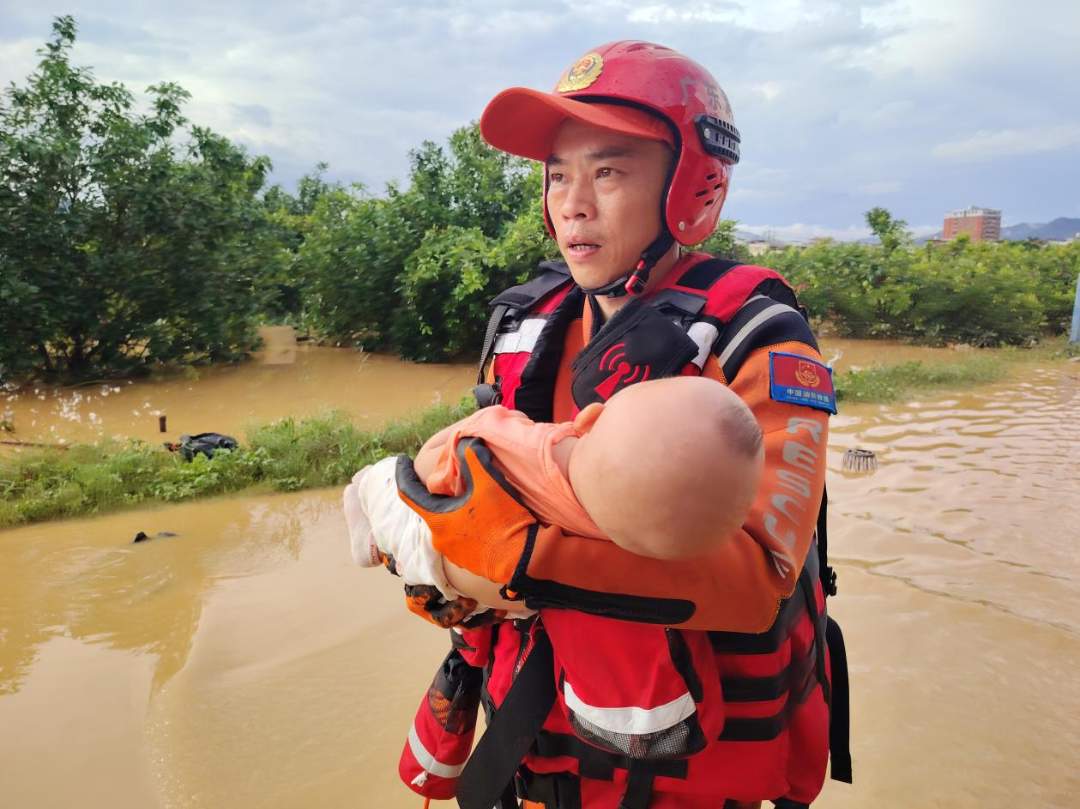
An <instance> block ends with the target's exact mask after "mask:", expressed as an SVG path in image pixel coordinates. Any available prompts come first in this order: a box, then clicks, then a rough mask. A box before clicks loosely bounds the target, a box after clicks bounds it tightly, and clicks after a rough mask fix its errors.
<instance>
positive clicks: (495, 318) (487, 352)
mask: <svg viewBox="0 0 1080 809" xmlns="http://www.w3.org/2000/svg"><path fill="white" fill-rule="evenodd" d="M509 310H510V306H509V305H508V304H505V303H497V304H495V305H494V307H493V308H492V310H491V318H490V319H489V320H488V324H487V330H486V331H485V332H484V348H483V350H482V351H481V352H480V370H479V371H478V372H477V374H476V384H477V385H483V384H484V376H485V373H486V371H487V364H488V361H489V360H490V359H491V355H492V354H494V353H495V338H496V337H497V336H498V334H499V325H500V324H501V323H502V319H503V316H504V315H505V314H506V313H507V312H508V311H509Z"/></svg>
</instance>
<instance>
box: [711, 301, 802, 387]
mask: <svg viewBox="0 0 1080 809" xmlns="http://www.w3.org/2000/svg"><path fill="white" fill-rule="evenodd" d="M771 283H772V282H770V281H766V282H765V283H764V284H762V285H761V286H759V287H758V289H757V290H755V294H754V295H752V296H751V297H750V299H749V300H747V302H746V303H744V304H743V305H742V308H741V309H739V311H738V312H736V313H735V317H733V318H732V319H731V321H730V322H729V323H728V324H727V325H726V326H725V327H724V330H723V332H721V334H720V337H719V338H718V339H717V341H716V343H715V345H714V347H713V353H715V354H716V356H717V360H718V362H719V363H720V367H721V368H722V369H723V371H724V378H725V379H727V380H728V381H730V380H732V379H734V378H735V374H737V373H738V371H739V368H741V367H742V364H743V361H744V360H745V359H746V358H747V356H749V355H750V353H751V352H753V351H755V350H756V349H759V348H763V347H765V346H770V345H776V344H777V343H787V342H796V343H805V344H806V345H808V346H810V347H811V348H813V349H814V350H815V351H816V350H817V348H818V345H817V340H815V339H814V333H813V332H812V331H811V330H810V324H808V323H807V322H806V318H804V317H803V316H802V313H801V312H800V311H799V310H798V309H797V308H795V307H796V306H797V305H798V304H797V302H796V301H795V296H794V295H793V294H792V293H791V290H790V289H788V288H787V287H786V286H784V285H783V284H780V283H778V282H777V284H776V286H777V287H778V290H776V291H777V292H778V293H779V294H778V297H779V298H781V299H780V300H777V299H776V298H772V297H769V295H768V294H767V293H768V292H772V291H773V290H771V289H768V290H764V289H762V287H765V286H766V285H768V284H771ZM762 293H766V294H762ZM789 301H790V302H789Z"/></svg>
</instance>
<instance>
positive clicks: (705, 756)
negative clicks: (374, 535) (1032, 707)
mask: <svg viewBox="0 0 1080 809" xmlns="http://www.w3.org/2000/svg"><path fill="white" fill-rule="evenodd" d="M480 128H481V132H482V134H483V136H484V138H485V139H486V140H487V141H488V142H489V143H490V144H491V145H493V146H494V147H496V148H498V149H501V150H503V151H506V152H509V153H511V154H515V155H520V156H523V157H526V158H530V159H534V160H538V161H543V162H544V163H545V166H546V171H545V176H544V217H545V223H546V225H547V228H548V231H549V232H550V234H551V235H552V236H553V237H554V238H555V240H556V241H557V243H558V246H559V250H560V253H561V254H562V256H563V258H564V259H565V263H558V264H555V263H547V264H544V265H541V272H540V274H539V275H538V276H537V277H535V278H534V279H533V280H531V281H530V282H528V283H526V284H524V285H522V286H520V287H515V288H513V289H511V290H508V291H506V292H505V293H503V294H501V295H499V296H498V297H497V298H496V299H495V301H494V302H493V305H494V312H493V316H492V320H491V324H490V328H489V331H488V339H487V340H486V344H485V346H484V351H483V358H482V363H481V366H482V368H481V380H480V384H479V385H478V387H477V389H476V394H477V399H478V401H479V403H480V404H481V405H482V406H483V405H487V404H493V403H496V402H498V403H501V404H503V405H505V406H507V407H509V408H514V409H517V410H521V411H523V412H525V413H526V414H527V415H528V416H529V417H530V418H532V419H534V420H536V421H567V420H570V419H572V418H573V417H574V415H575V413H576V412H578V410H580V409H581V408H584V407H586V406H588V405H589V404H590V403H592V402H594V401H604V400H606V399H607V398H609V397H610V396H611V395H613V394H614V393H615V392H616V391H618V390H619V389H621V388H622V387H625V386H626V385H629V384H633V383H634V382H637V381H641V380H642V379H648V378H656V377H660V376H672V375H677V374H700V375H702V376H705V377H707V378H711V379H715V380H716V381H717V383H719V384H724V385H728V386H729V387H730V389H731V390H732V391H734V392H735V393H736V394H738V395H739V396H740V397H741V398H742V399H743V401H744V402H745V403H746V404H747V405H748V406H749V407H750V409H751V411H752V412H753V413H754V415H755V417H756V418H757V420H758V422H759V424H760V425H761V427H762V431H763V434H764V447H765V470H764V473H763V477H762V484H761V486H760V489H759V492H758V495H757V498H756V501H755V503H754V506H753V508H752V509H751V512H750V516H749V518H748V520H747V522H746V523H745V525H744V526H743V528H742V530H741V531H739V532H737V533H736V534H735V535H733V536H732V537H731V538H730V540H729V541H728V542H727V543H726V544H725V545H724V546H723V547H722V548H721V549H720V550H718V551H717V552H716V553H714V554H712V555H710V556H708V557H705V558H703V559H697V560H692V561H685V560H683V561H670V560H657V559H646V558H643V557H639V556H634V555H633V554H630V553H628V552H627V551H624V550H622V549H620V548H619V547H618V546H617V545H615V544H613V543H610V542H597V541H595V540H590V539H586V538H582V537H575V536H572V535H568V534H565V533H564V532H562V531H561V530H560V529H559V528H558V527H557V526H547V525H540V524H538V523H537V522H536V521H535V519H534V518H533V517H532V515H531V514H530V513H529V512H528V511H526V510H525V509H524V507H522V506H521V505H520V503H519V502H518V501H517V499H516V498H515V497H513V495H512V493H510V492H508V491H507V489H506V487H505V485H503V483H501V482H500V476H498V475H497V474H495V473H493V472H492V468H491V465H490V463H489V462H488V460H486V459H485V457H484V454H483V453H482V452H480V451H478V450H477V449H476V448H475V447H471V448H470V449H468V450H467V451H466V453H465V454H466V457H465V459H464V460H465V463H466V465H467V466H468V470H469V476H470V479H471V482H472V487H471V489H470V491H468V492H467V493H466V495H464V496H462V497H458V498H439V497H436V496H433V495H429V494H428V493H427V492H426V490H425V489H423V487H422V486H418V485H417V480H416V476H415V474H411V472H412V470H411V466H410V463H409V462H408V461H407V460H403V461H402V462H401V463H400V464H399V467H398V474H397V485H398V487H399V489H400V496H401V499H402V501H404V503H405V504H406V505H407V507H409V508H411V509H413V510H414V511H415V512H416V513H417V514H419V515H420V516H421V517H422V518H423V519H424V520H425V521H426V523H427V526H428V528H429V529H430V531H429V532H428V533H426V534H425V536H426V540H424V541H427V542H430V543H431V546H432V548H433V550H434V551H437V553H438V554H441V555H442V556H444V557H445V559H446V560H447V561H448V562H449V563H451V564H453V565H456V566H459V567H461V568H464V569H465V570H467V571H470V572H471V573H474V574H477V575H479V576H483V577H484V578H486V579H488V580H490V581H492V582H495V583H497V584H499V585H501V586H502V593H503V595H504V596H505V597H507V598H509V599H511V600H517V601H522V602H524V605H525V606H526V607H528V608H540V607H544V608H566V609H572V610H577V611H580V612H584V613H592V614H596V615H604V616H608V617H615V618H623V619H627V620H632V621H640V622H650V623H657V624H662V625H665V626H667V627H669V630H668V632H669V637H670V638H671V644H670V647H671V653H672V657H673V659H674V660H675V661H676V663H678V662H679V660H678V657H679V650H680V649H681V648H683V646H684V644H683V643H681V642H680V639H681V637H682V633H684V632H688V631H708V633H709V639H710V641H711V643H712V647H713V650H714V651H715V655H716V664H717V665H716V670H717V671H718V672H719V676H720V680H721V686H722V692H723V698H724V702H725V716H726V719H725V724H724V728H723V730H722V732H721V734H720V736H719V738H718V739H715V740H713V741H712V743H711V744H709V746H708V747H707V748H706V749H705V750H703V751H701V752H698V753H696V754H694V755H693V756H690V757H689V758H683V759H664V758H663V757H659V758H650V759H641V758H635V756H634V755H632V754H631V755H616V754H613V753H611V752H610V751H607V750H601V749H600V748H598V747H596V746H594V745H590V744H589V743H588V742H586V741H585V740H584V739H583V738H582V734H581V733H580V732H578V733H575V727H572V726H571V724H570V723H568V721H567V719H566V716H567V706H566V695H565V694H564V693H563V692H562V690H561V683H557V682H555V681H554V679H555V678H554V675H553V668H552V657H551V648H550V644H549V643H548V642H547V640H546V636H545V633H544V629H543V625H542V622H541V621H537V620H535V619H534V620H527V621H524V620H523V621H515V622H512V623H511V622H503V623H495V624H494V625H487V626H482V627H478V628H470V629H464V630H462V631H460V632H457V633H454V635H453V638H454V639H455V644H454V645H455V649H454V651H452V652H451V655H450V656H449V657H448V658H447V661H446V662H445V663H444V666H443V668H442V669H441V671H440V675H439V676H438V677H437V678H436V683H435V684H434V685H433V690H432V692H430V693H429V703H430V704H431V705H432V708H431V710H430V711H428V712H427V713H425V712H424V711H425V709H424V706H422V707H421V713H420V714H419V715H418V718H417V722H418V725H417V726H414V729H413V733H412V734H410V740H409V745H410V747H409V748H407V750H409V749H411V751H412V754H414V755H413V759H412V760H413V761H414V762H415V761H419V762H420V766H421V770H422V772H421V773H420V776H419V777H418V778H417V779H414V781H413V783H414V785H415V784H416V783H417V781H420V782H422V781H423V780H424V779H426V778H427V777H428V774H429V773H430V774H433V775H434V776H437V777H439V778H442V779H443V781H444V782H446V783H447V784H449V785H450V788H451V789H456V795H457V798H458V800H459V803H460V805H461V806H462V807H465V809H487V807H490V806H492V805H494V804H495V803H496V802H500V805H502V806H511V805H515V801H516V798H520V799H522V800H523V801H524V803H523V804H522V805H523V806H529V807H539V806H544V807H547V808H548V809H555V808H556V807H558V808H559V809H576V807H583V806H584V807H600V808H601V809H602V808H603V807H612V808H614V807H626V809H644V808H645V807H652V808H653V809H665V808H666V807H675V806H678V807H702V808H703V809H704V807H706V806H708V807H716V806H720V805H723V803H724V801H742V802H756V801H761V800H773V801H774V802H776V803H777V805H779V806H785V807H797V806H803V805H807V804H809V803H810V802H811V801H812V800H813V799H814V798H815V797H816V796H817V794H818V793H819V791H820V789H821V787H822V784H823V781H824V777H825V771H826V761H827V758H828V752H829V747H830V703H831V704H832V708H833V710H832V719H833V724H832V728H831V730H832V734H831V735H832V738H831V741H832V746H833V760H832V766H833V770H832V775H833V777H834V778H837V779H840V780H850V758H849V756H848V755H847V742H846V710H847V707H846V668H843V654H842V651H843V650H842V639H841V637H840V635H839V630H838V628H837V627H836V626H835V624H834V623H833V622H831V619H827V618H826V615H825V594H826V592H827V591H831V590H832V589H833V588H832V581H833V577H832V574H831V570H830V569H829V568H828V566H827V565H826V564H825V558H824V541H825V536H824V520H823V517H824V502H825V501H824V474H825V461H826V445H827V437H828V428H827V419H828V415H829V414H830V413H831V412H835V394H834V391H833V388H832V381H831V373H830V371H829V369H828V368H827V367H826V366H825V364H824V363H823V362H822V359H821V356H820V354H819V352H818V349H817V345H816V342H815V340H814V337H813V335H812V333H811V332H810V330H809V327H808V325H807V323H806V320H805V318H804V316H803V314H801V312H800V310H799V308H798V304H797V302H796V299H795V296H794V294H793V292H792V290H791V288H790V287H789V286H788V284H787V283H786V281H784V279H783V278H781V277H780V276H779V275H778V274H777V273H775V272H773V271H771V270H768V269H765V268H762V267H755V266H749V265H738V264H737V263H735V262H730V261H723V260H717V259H713V258H712V257H710V256H707V255H704V254H700V253H693V252H688V253H684V252H683V249H682V246H684V245H694V244H697V243H699V242H701V241H703V240H704V239H705V238H706V237H708V236H709V234H710V233H712V231H713V229H714V228H715V226H716V223H717V220H718V219H719V216H720V211H721V208H722V206H723V203H724V200H725V197H726V195H727V192H728V187H729V182H730V178H731V172H732V167H733V166H734V165H735V163H737V162H738V159H739V144H740V137H739V133H738V130H737V129H736V128H735V125H734V121H733V118H732V113H731V108H730V106H729V103H728V100H727V97H726V96H725V94H724V93H723V91H722V90H721V89H720V87H719V85H718V84H717V83H716V82H715V80H714V79H713V78H712V76H711V75H709V73H708V72H707V71H706V70H704V69H703V68H702V67H701V66H699V65H697V64H696V63H694V62H693V61H691V60H690V59H688V58H686V57H685V56H682V55H681V54H679V53H677V52H675V51H672V50H670V49H668V48H665V47H662V46H659V45H654V44H650V43H646V42H629V41H624V42H615V43H610V44H607V45H604V46H602V47H599V48H596V49H595V50H593V51H591V52H589V53H588V54H586V55H585V56H583V57H582V58H581V59H579V60H578V61H577V62H575V63H574V65H572V66H571V67H570V68H569V69H568V70H567V71H566V72H565V73H564V74H563V76H562V77H561V79H560V80H559V82H558V84H557V86H556V88H555V91H554V92H553V93H544V92H539V91H535V90H530V89H525V88H513V89H510V90H506V91H504V92H502V93H500V94H499V95H497V96H496V97H495V98H494V99H493V100H492V101H491V103H490V104H489V105H488V107H487V108H486V110H485V111H484V114H483V116H482V118H481V121H480ZM634 439H635V437H634V435H633V434H628V435H627V436H626V440H627V441H630V442H632V441H634ZM399 507H400V506H399ZM815 539H816V540H817V542H815ZM428 593H429V595H430V593H431V590H430V589H429V591H428ZM446 607H447V605H443V604H439V603H438V597H437V595H436V596H434V597H430V598H425V599H418V598H417V597H416V595H415V592H414V594H413V597H412V598H410V608H411V609H413V610H414V611H417V612H421V613H424V612H426V613H428V614H429V615H431V616H439V615H440V614H443V615H445V614H453V615H456V616H458V617H460V614H461V613H460V611H454V610H446V609H445V608H446ZM455 620H456V619H455ZM830 658H831V659H830ZM481 669H482V670H483V675H482V678H481V676H480V675H479V673H478V672H479V670H481ZM830 672H832V673H833V675H834V676H833V677H832V678H830ZM449 675H453V676H449ZM840 675H842V677H841V676H840ZM605 676H607V675H606V673H605V670H604V666H603V661H602V660H598V661H596V677H597V678H603V677H605ZM481 679H482V680H483V684H484V688H483V702H484V706H485V709H486V710H487V711H488V714H489V723H488V730H487V731H486V733H485V735H484V737H483V738H482V739H481V740H480V742H479V744H478V745H477V747H476V750H475V751H474V752H473V754H472V757H471V758H470V760H469V763H468V765H466V766H464V767H462V766H461V765H460V762H461V761H463V760H464V756H465V755H468V747H469V745H468V741H463V742H462V744H461V745H459V747H460V748H461V749H460V750H458V751H456V753H455V756H456V758H455V759H454V761H453V762H451V763H450V764H447V762H446V761H443V760H441V759H440V755H439V754H438V751H437V750H434V749H431V744H430V743H429V741H428V740H429V739H430V738H431V737H430V735H429V734H430V732H431V731H432V729H433V728H434V729H435V730H438V728H439V727H440V722H441V727H442V728H443V729H444V730H445V729H447V727H448V725H447V721H446V718H447V717H448V716H449V717H451V718H452V720H453V721H452V723H451V724H454V725H455V728H456V729H458V730H460V729H462V728H465V729H466V730H467V731H468V733H467V734H464V735H463V736H462V739H466V737H467V738H471V729H472V726H471V724H470V723H468V722H467V721H466V720H464V719H463V718H462V715H461V713H460V711H455V710H450V709H449V708H448V706H451V705H456V706H458V707H459V708H460V706H461V705H463V704H467V703H468V702H469V699H468V697H467V696H462V695H463V694H467V692H468V689H467V688H464V687H462V685H461V684H462V683H465V682H471V683H479V681H480V680H481ZM841 680H842V681H841ZM686 686H687V689H688V690H689V692H691V693H695V692H699V691H700V683H695V682H694V677H693V673H692V672H688V673H687V675H686ZM452 695H456V696H454V697H453V701H452V702H448V700H451V696H452ZM436 704H438V705H440V706H441V708H440V709H439V710H435V707H434V706H435V705H436ZM575 708H577V709H578V710H579V711H580V709H581V706H580V705H576V706H575ZM585 708H586V709H588V708H589V706H585ZM605 710H606V709H599V708H597V709H595V710H592V711H587V715H588V717H589V718H590V719H591V720H594V725H595V724H597V723H599V725H600V727H599V729H597V728H596V727H593V728H592V730H593V731H595V732H599V733H600V734H601V735H603V734H604V733H606V734H608V735H607V737H605V738H608V739H611V738H613V737H615V736H617V735H618V728H619V723H620V717H622V716H624V715H625V713H622V714H621V713H619V711H624V709H617V710H615V711H613V712H608V713H605V712H604V711H605ZM625 710H631V708H630V706H628V707H627V709H625ZM429 714H430V715H429ZM421 725H424V726H425V727H426V728H427V730H425V731H424V732H419V731H418V727H419V726H421ZM578 730H580V728H578ZM462 770H463V771H462ZM459 775H460V779H458V776H459Z"/></svg>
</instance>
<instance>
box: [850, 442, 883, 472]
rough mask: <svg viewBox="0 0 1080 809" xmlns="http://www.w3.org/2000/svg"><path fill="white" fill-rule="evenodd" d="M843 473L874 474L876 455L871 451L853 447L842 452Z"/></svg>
mask: <svg viewBox="0 0 1080 809" xmlns="http://www.w3.org/2000/svg"><path fill="white" fill-rule="evenodd" d="M844 471H845V472H861V473H867V472H876V471H877V455H875V454H874V452H873V451H872V450H869V449H862V448H861V447H855V449H849V450H845V451H844Z"/></svg>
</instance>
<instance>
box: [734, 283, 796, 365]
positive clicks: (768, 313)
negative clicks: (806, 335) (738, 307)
mask: <svg viewBox="0 0 1080 809" xmlns="http://www.w3.org/2000/svg"><path fill="white" fill-rule="evenodd" d="M760 297H764V296H760ZM757 298H758V296H755V297H753V298H751V299H750V301H755V300H757ZM750 301H747V303H750ZM743 305H744V306H745V305H746V304H743ZM794 311H795V310H794V309H792V308H791V307H790V306H788V305H787V304H786V303H774V304H773V305H772V306H770V307H768V308H767V309H763V310H761V311H760V312H758V313H757V314H756V315H754V317H752V318H751V319H750V322H749V323H747V324H746V325H745V326H743V327H742V328H741V329H739V333H738V334H736V335H735V336H734V337H732V338H731V341H730V342H729V343H728V344H727V346H725V348H724V353H723V354H721V355H720V359H719V363H720V367H721V368H722V367H723V366H724V363H726V362H727V361H728V360H729V359H730V358H731V355H732V354H734V353H735V351H736V350H737V349H738V348H739V346H740V345H742V343H743V342H744V341H745V340H746V338H748V337H749V336H750V335H751V334H753V332H754V330H755V329H756V328H757V327H758V326H760V325H761V324H762V323H764V322H765V321H766V320H772V319H773V318H774V317H778V316H779V315H783V314H786V313H788V312H794Z"/></svg>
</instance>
